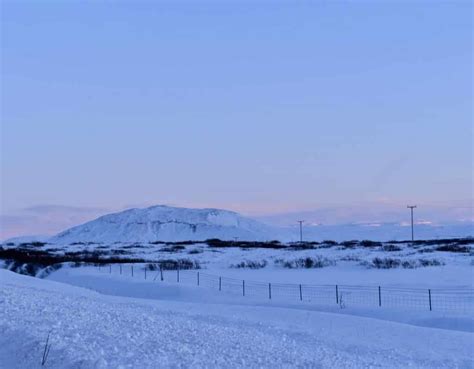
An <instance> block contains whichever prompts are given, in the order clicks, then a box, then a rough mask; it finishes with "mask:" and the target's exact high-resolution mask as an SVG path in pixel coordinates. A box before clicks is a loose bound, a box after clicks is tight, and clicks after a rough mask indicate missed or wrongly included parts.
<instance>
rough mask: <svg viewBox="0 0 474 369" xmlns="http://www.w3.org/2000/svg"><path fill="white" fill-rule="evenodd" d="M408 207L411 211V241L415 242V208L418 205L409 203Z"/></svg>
mask: <svg viewBox="0 0 474 369" xmlns="http://www.w3.org/2000/svg"><path fill="white" fill-rule="evenodd" d="M407 208H408V209H410V212H411V242H413V241H414V240H415V237H414V233H413V209H415V208H416V205H407Z"/></svg>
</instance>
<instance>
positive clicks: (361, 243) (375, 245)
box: [359, 240, 382, 247]
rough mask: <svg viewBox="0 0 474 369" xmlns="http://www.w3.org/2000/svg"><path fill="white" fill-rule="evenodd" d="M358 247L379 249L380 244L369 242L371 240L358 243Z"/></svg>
mask: <svg viewBox="0 0 474 369" xmlns="http://www.w3.org/2000/svg"><path fill="white" fill-rule="evenodd" d="M359 246H362V247H380V246H382V242H378V241H371V240H363V241H360V242H359Z"/></svg>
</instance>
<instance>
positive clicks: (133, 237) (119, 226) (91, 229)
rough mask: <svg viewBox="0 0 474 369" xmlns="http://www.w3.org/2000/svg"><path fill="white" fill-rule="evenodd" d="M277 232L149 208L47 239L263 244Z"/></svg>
mask: <svg viewBox="0 0 474 369" xmlns="http://www.w3.org/2000/svg"><path fill="white" fill-rule="evenodd" d="M278 232H279V231H278V228H276V227H275V228H274V227H272V226H269V225H266V224H264V223H260V222H258V221H256V220H253V219H250V218H246V217H243V216H241V215H239V214H237V213H235V212H232V211H227V210H219V209H187V208H176V207H169V206H161V205H158V206H152V207H149V208H145V209H129V210H125V211H122V212H119V213H113V214H108V215H104V216H102V217H99V218H97V219H95V220H93V221H90V222H87V223H85V224H82V225H79V226H76V227H73V228H70V229H67V230H65V231H63V232H61V233H59V234H57V235H56V236H54V237H52V238H51V239H50V242H53V243H72V242H109V243H110V242H151V241H186V240H196V241H200V240H206V239H209V238H219V239H222V240H233V239H235V238H238V239H239V240H252V241H263V240H272V239H278V238H279V235H278Z"/></svg>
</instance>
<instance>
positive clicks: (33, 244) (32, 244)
mask: <svg viewBox="0 0 474 369" xmlns="http://www.w3.org/2000/svg"><path fill="white" fill-rule="evenodd" d="M44 245H47V243H46V242H38V241H35V242H22V243H20V245H19V246H20V247H43V246H44Z"/></svg>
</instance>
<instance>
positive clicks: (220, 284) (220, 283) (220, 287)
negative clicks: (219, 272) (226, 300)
mask: <svg viewBox="0 0 474 369" xmlns="http://www.w3.org/2000/svg"><path fill="white" fill-rule="evenodd" d="M219 291H222V278H221V277H219Z"/></svg>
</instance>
